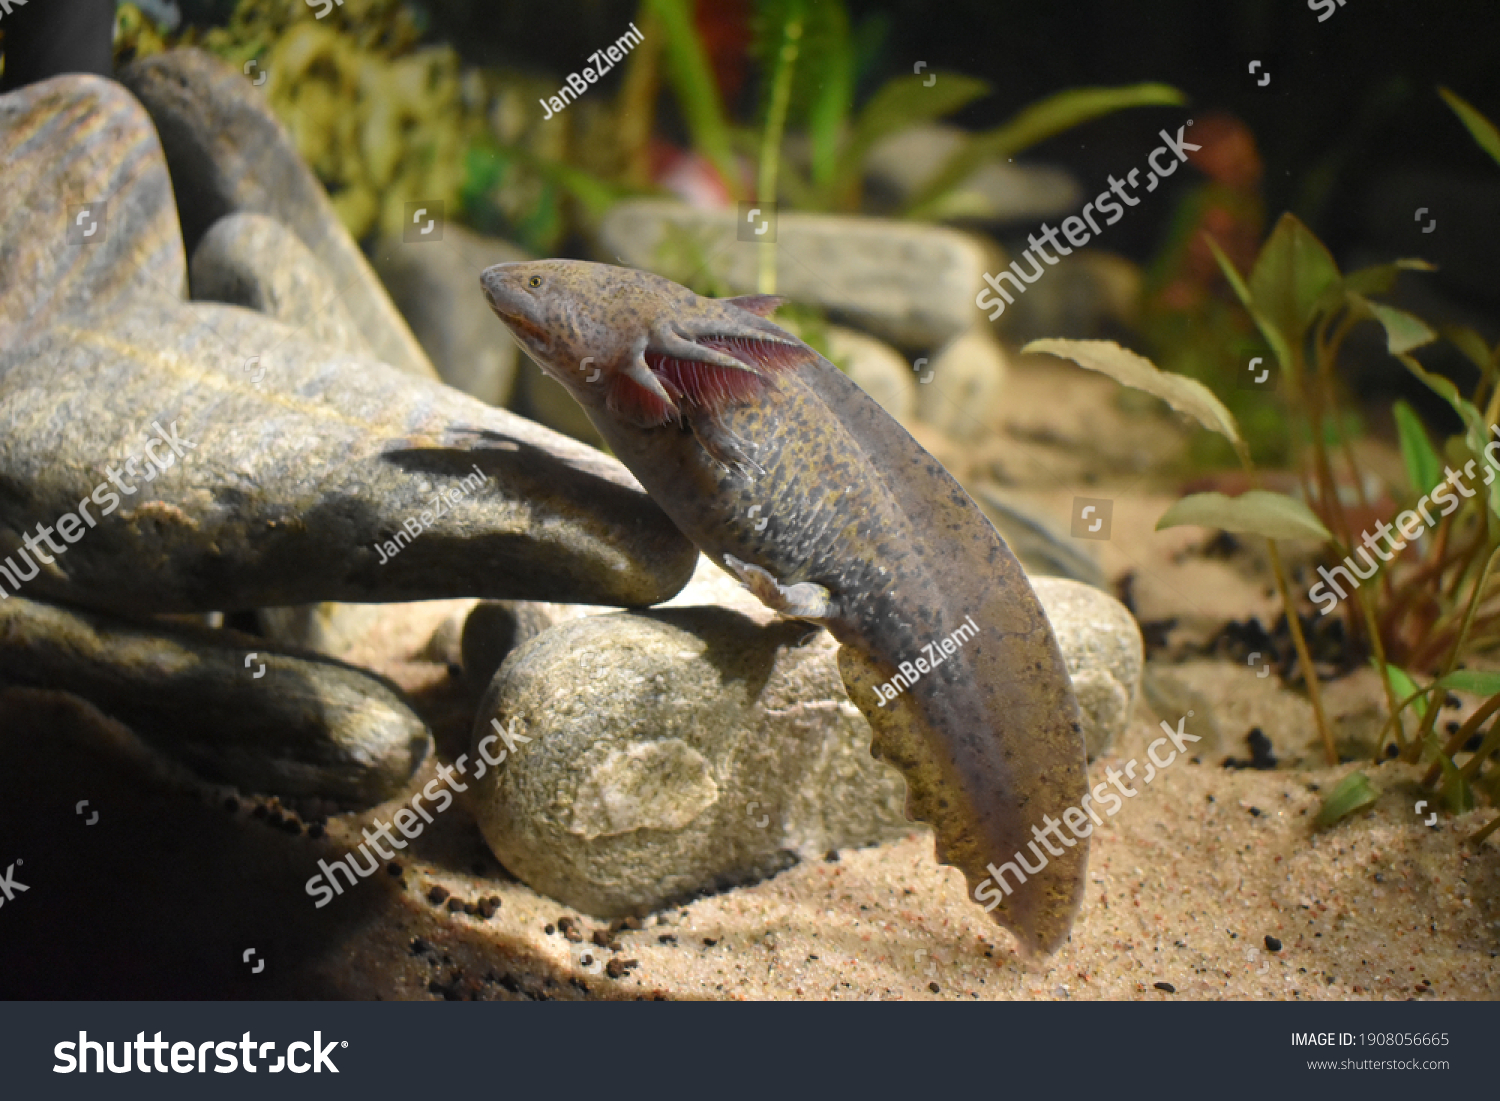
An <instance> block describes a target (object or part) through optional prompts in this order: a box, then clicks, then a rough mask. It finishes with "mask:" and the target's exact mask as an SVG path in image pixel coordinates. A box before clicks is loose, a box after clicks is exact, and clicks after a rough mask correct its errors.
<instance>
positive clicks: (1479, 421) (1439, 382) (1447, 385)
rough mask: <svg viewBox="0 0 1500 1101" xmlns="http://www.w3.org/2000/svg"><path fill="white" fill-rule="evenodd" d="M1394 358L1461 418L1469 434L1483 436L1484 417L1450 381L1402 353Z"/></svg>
mask: <svg viewBox="0 0 1500 1101" xmlns="http://www.w3.org/2000/svg"><path fill="white" fill-rule="evenodd" d="M1396 358H1397V359H1399V360H1400V361H1401V362H1402V363H1403V364H1404V365H1405V367H1406V369H1407V370H1408V371H1410V372H1411V373H1412V374H1413V375H1415V376H1416V377H1417V378H1418V379H1420V380H1421V381H1422V382H1423V383H1425V384H1426V385H1427V388H1428V389H1430V390H1431V391H1432V392H1433V393H1435V394H1437V395H1438V397H1440V398H1442V399H1443V400H1444V401H1446V402H1447V403H1448V404H1449V405H1451V406H1452V407H1453V411H1454V412H1455V413H1457V414H1458V415H1459V416H1460V417H1462V418H1463V422H1464V425H1465V426H1466V427H1467V428H1468V429H1469V432H1470V434H1473V433H1474V432H1478V434H1479V435H1480V436H1483V435H1484V433H1485V425H1484V416H1483V415H1482V414H1481V413H1480V412H1479V410H1478V409H1476V408H1475V407H1474V404H1473V403H1472V402H1470V401H1469V400H1468V399H1467V398H1465V397H1464V396H1463V395H1462V394H1460V393H1459V392H1458V387H1457V386H1455V385H1453V382H1452V380H1450V379H1448V378H1446V377H1445V376H1443V375H1435V374H1433V373H1432V372H1431V371H1429V370H1427V368H1425V367H1423V366H1422V365H1421V364H1420V363H1418V362H1417V361H1416V360H1415V359H1414V358H1412V357H1411V356H1409V355H1406V354H1404V353H1398V354H1397V355H1396ZM1481 446H1483V445H1482V444H1481Z"/></svg>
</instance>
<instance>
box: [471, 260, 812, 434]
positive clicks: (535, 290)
mask: <svg viewBox="0 0 1500 1101" xmlns="http://www.w3.org/2000/svg"><path fill="white" fill-rule="evenodd" d="M479 283H480V286H481V287H483V288H484V293H485V297H486V298H488V299H489V303H490V309H492V310H494V311H495V314H496V316H497V317H499V318H500V320H501V321H503V322H505V325H506V327H507V328H508V329H510V331H511V333H512V334H513V335H514V336H515V338H516V340H517V341H519V342H520V344H521V346H522V347H523V348H525V349H526V351H527V352H528V353H529V354H530V355H531V358H532V359H534V360H536V362H537V364H538V365H539V366H540V367H541V368H542V369H543V370H544V371H546V372H547V374H549V375H551V376H552V377H553V378H555V379H556V380H557V381H558V382H560V383H562V384H563V386H565V387H566V388H567V390H568V392H569V393H571V394H572V395H573V397H574V398H575V399H577V401H578V402H579V403H580V404H581V405H583V406H585V407H587V408H599V407H606V408H608V409H609V410H610V411H611V412H613V413H616V414H618V415H620V416H622V417H624V418H625V419H627V420H629V421H631V422H632V423H635V424H638V425H641V426H643V427H649V426H652V425H658V424H665V423H667V422H669V421H675V420H680V419H681V417H682V416H683V414H684V412H685V410H686V409H688V408H691V407H694V406H696V407H700V408H707V409H715V408H718V407H719V406H721V405H722V404H723V403H725V402H729V401H735V400H744V399H746V398H748V397H751V396H753V395H754V394H755V393H756V392H758V390H759V388H760V386H761V385H762V384H763V382H764V380H765V378H766V376H767V374H768V372H770V371H773V370H777V369H784V368H788V367H791V366H794V365H795V364H796V363H799V362H803V361H804V360H805V359H807V358H809V357H814V358H815V353H813V352H811V350H810V349H808V348H807V347H806V345H804V344H802V343H801V342H800V341H798V340H796V339H795V338H794V337H792V336H790V335H789V334H788V333H786V332H785V331H784V330H782V329H780V328H778V327H777V326H776V325H774V324H772V323H771V322H770V321H768V320H766V319H765V318H766V315H767V314H769V313H770V312H772V311H773V310H774V309H775V308H776V307H777V306H778V305H779V304H780V302H781V300H780V299H777V298H774V297H771V296H762V295H751V296H747V297H744V298H737V299H715V298H703V297H701V296H699V295H697V294H694V293H693V292H692V291H690V290H688V288H686V287H684V286H681V285H680V284H677V283H674V282H672V281H671V280H670V279H664V278H662V277H661V276H659V275H655V274H653V273H651V272H646V271H637V270H635V269H633V268H618V267H614V266H612V265H609V264H592V263H588V262H586V261H582V260H527V261H519V262H516V263H510V264H496V265H495V266H494V267H492V268H487V269H486V270H485V272H484V274H483V275H481V276H480V277H479Z"/></svg>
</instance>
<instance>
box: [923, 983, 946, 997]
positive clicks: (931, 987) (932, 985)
mask: <svg viewBox="0 0 1500 1101" xmlns="http://www.w3.org/2000/svg"><path fill="white" fill-rule="evenodd" d="M927 989H928V990H931V991H932V992H933V993H934V994H941V993H942V992H943V988H942V987H941V986H939V985H938V984H937V983H935V982H930V983H928V984H927Z"/></svg>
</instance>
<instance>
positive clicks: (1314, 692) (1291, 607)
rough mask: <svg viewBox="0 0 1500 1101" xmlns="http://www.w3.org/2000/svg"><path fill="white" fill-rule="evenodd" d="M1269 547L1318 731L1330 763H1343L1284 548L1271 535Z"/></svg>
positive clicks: (1267, 543) (1272, 567)
mask: <svg viewBox="0 0 1500 1101" xmlns="http://www.w3.org/2000/svg"><path fill="white" fill-rule="evenodd" d="M1266 547H1267V549H1268V550H1269V551H1270V554H1271V572H1272V573H1273V574H1275V575H1276V588H1277V590H1278V591H1279V592H1280V593H1281V606H1282V607H1283V608H1285V609H1286V624H1287V627H1289V628H1290V629H1291V632H1292V645H1293V646H1295V647H1296V648H1297V660H1298V661H1300V662H1301V663H1302V678H1303V680H1304V681H1306V682H1307V698H1308V699H1309V700H1310V701H1311V702H1312V709H1313V718H1314V719H1316V720H1317V724H1318V734H1319V735H1320V736H1321V737H1322V739H1323V754H1324V756H1326V757H1327V758H1328V763H1329V764H1330V765H1336V764H1338V763H1339V754H1338V750H1337V749H1335V748H1334V745H1333V732H1332V731H1330V730H1329V729H1328V719H1327V718H1326V717H1325V716H1324V714H1323V693H1322V689H1321V688H1320V687H1319V686H1318V671H1317V669H1316V668H1314V667H1313V663H1312V654H1311V653H1309V652H1308V649H1307V639H1305V638H1303V637H1302V623H1301V621H1300V620H1299V619H1298V618H1297V606H1296V605H1295V604H1293V603H1292V594H1291V592H1290V590H1289V589H1288V588H1287V583H1286V572H1285V571H1284V570H1283V569H1282V566H1281V552H1280V551H1278V550H1277V549H1276V540H1274V539H1267V540H1266Z"/></svg>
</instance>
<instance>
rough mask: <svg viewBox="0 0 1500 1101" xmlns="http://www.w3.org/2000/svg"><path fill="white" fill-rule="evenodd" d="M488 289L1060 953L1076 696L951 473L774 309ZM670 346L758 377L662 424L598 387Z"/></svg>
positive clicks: (972, 870) (1031, 928)
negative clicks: (814, 630)
mask: <svg viewBox="0 0 1500 1101" xmlns="http://www.w3.org/2000/svg"><path fill="white" fill-rule="evenodd" d="M481 283H482V285H483V288H484V291H485V293H486V295H487V296H488V298H489V300H490V303H491V306H492V308H493V309H494V310H495V312H496V314H497V315H498V316H499V317H500V318H501V319H502V320H503V321H505V322H506V324H507V325H508V327H509V328H510V329H511V331H512V333H513V334H514V335H515V336H516V338H517V340H518V341H519V342H520V343H521V344H522V346H523V347H525V348H526V350H527V351H528V352H530V354H531V355H532V357H533V358H534V359H536V361H537V362H538V363H539V364H540V365H541V366H542V368H543V369H544V370H545V371H547V372H548V374H550V375H552V376H553V377H554V378H556V379H557V380H558V381H559V382H561V383H562V384H563V385H564V386H565V387H567V389H568V390H569V391H570V392H571V393H572V394H573V396H574V397H575V398H576V399H577V400H578V401H579V403H580V404H581V405H582V406H583V407H584V409H585V410H586V412H587V413H588V415H589V418H590V419H591V420H592V421H593V423H594V425H595V426H596V427H597V428H598V429H599V431H600V433H601V434H602V435H603V437H604V438H605V440H606V441H607V442H608V443H609V445H610V447H611V448H612V449H613V450H614V452H615V455H616V456H617V457H618V458H619V459H620V461H621V462H623V463H624V464H625V465H626V466H627V467H629V468H630V470H631V471H632V472H633V473H634V474H635V476H636V477H637V478H638V479H639V480H640V482H641V484H642V485H643V486H644V487H645V488H646V490H647V492H649V493H650V494H651V496H652V498H653V499H654V500H655V501H656V502H657V503H658V504H659V505H660V506H661V508H662V509H663V510H664V511H665V512H666V513H667V515H668V516H670V517H671V518H672V520H673V521H674V522H675V523H676V524H677V526H678V527H680V528H681V529H682V531H683V532H684V534H686V535H687V536H688V538H690V539H691V540H693V542H694V543H696V544H697V545H698V547H699V548H701V549H702V550H703V552H704V553H705V554H707V555H708V556H709V557H710V558H712V559H713V560H714V561H715V562H717V563H718V564H719V565H721V566H723V567H724V568H725V569H727V570H729V571H730V572H731V573H737V574H738V575H739V576H741V577H742V578H743V579H744V580H745V581H746V582H747V584H748V585H749V587H750V588H751V591H752V592H755V593H756V595H758V596H759V597H761V599H762V600H764V601H765V602H766V603H767V604H769V605H770V606H772V607H774V608H776V609H777V610H778V611H783V612H785V613H787V614H792V615H800V616H803V617H805V618H810V619H814V620H815V621H816V622H818V623H821V624H822V625H824V626H825V627H827V629H828V630H829V631H830V632H831V633H832V634H833V636H834V637H835V638H836V639H837V640H838V641H839V643H840V644H841V647H840V653H839V666H840V671H841V673H842V675H843V678H844V681H845V685H846V687H847V688H848V691H849V695H850V698H851V699H852V700H853V701H854V703H855V704H856V705H857V706H858V707H859V708H860V710H861V711H862V712H864V714H865V716H866V717H867V718H868V719H869V720H870V724H871V726H872V728H873V729H874V731H875V738H874V742H873V745H872V751H873V752H875V753H876V755H877V756H880V757H881V758H883V759H885V760H887V761H889V762H890V763H892V764H894V765H896V766H897V767H898V768H899V769H900V770H901V771H902V773H903V775H904V776H905V777H906V780H907V786H908V798H907V810H908V813H910V814H911V815H912V816H913V817H914V818H917V819H920V820H922V821H925V822H928V823H929V824H931V825H932V826H933V827H934V828H935V829H936V831H937V851H938V857H939V859H940V860H943V861H944V862H946V863H950V864H953V865H954V866H956V867H958V868H959V870H961V871H962V872H963V873H964V876H965V878H966V879H967V881H968V885H969V892H970V896H971V898H974V899H975V900H976V901H977V902H979V903H980V904H983V905H985V906H986V909H987V910H989V911H990V912H991V914H992V916H993V917H994V918H995V920H996V921H998V922H999V923H1000V924H1002V925H1004V926H1005V927H1007V928H1009V929H1011V931H1012V932H1014V933H1015V934H1016V936H1017V938H1018V939H1019V940H1020V942H1021V943H1022V945H1023V946H1024V947H1025V948H1026V949H1027V950H1030V951H1038V952H1051V951H1054V950H1056V949H1057V948H1058V947H1059V946H1060V945H1061V944H1062V942H1063V941H1065V940H1066V939H1067V935H1068V931H1069V929H1070V928H1071V926H1072V922H1073V917H1074V915H1075V914H1076V912H1077V909H1078V905H1079V902H1080V900H1081V898H1082V893H1083V886H1084V870H1085V867H1086V864H1087V853H1088V842H1087V840H1086V839H1084V838H1076V837H1075V836H1073V835H1072V834H1071V833H1069V832H1068V831H1067V830H1064V829H1051V828H1050V827H1048V825H1047V823H1048V820H1049V819H1051V820H1056V819H1058V818H1060V816H1061V815H1062V814H1063V812H1064V811H1065V810H1067V809H1068V808H1070V807H1078V806H1079V805H1080V804H1083V805H1084V806H1085V807H1086V806H1087V804H1086V803H1084V797H1085V794H1086V792H1087V779H1086V773H1085V767H1084V745H1083V738H1082V733H1081V725H1080V722H1079V714H1078V706H1077V702H1076V701H1075V699H1074V697H1073V693H1072V687H1071V683H1070V681H1069V679H1068V676H1067V671H1066V667H1065V666H1064V664H1063V661H1062V658H1061V655H1060V654H1059V652H1058V649H1057V644H1056V642H1055V640H1054V639H1053V636H1052V632H1051V628H1050V627H1049V625H1048V623H1047V619H1046V616H1045V615H1044V614H1043V612H1042V609H1041V606H1040V604H1039V603H1038V602H1037V599H1036V596H1035V594H1034V593H1033V592H1032V590H1031V587H1030V585H1029V584H1028V583H1027V581H1026V578H1025V575H1024V574H1023V573H1022V572H1021V568H1020V566H1019V564H1018V563H1017V562H1016V560H1015V558H1014V556H1013V555H1012V554H1011V553H1010V550H1009V549H1008V548H1007V547H1006V545H1005V543H1004V542H1003V541H1002V540H1001V539H1000V537H999V535H998V534H996V532H995V529H994V528H993V527H992V526H991V525H990V523H989V522H988V521H987V520H986V519H985V518H984V516H983V515H982V514H981V513H980V511H979V509H978V508H977V507H976V506H975V505H974V503H973V502H972V501H971V500H970V499H969V497H968V495H967V494H965V493H964V491H963V489H962V488H961V487H960V486H959V485H958V483H957V482H955V481H954V480H953V479H952V477H950V476H949V475H948V473H947V472H946V471H945V470H944V469H943V468H942V466H941V465H939V463H938V462H937V460H935V459H934V458H933V457H932V456H931V455H929V454H928V453H927V452H926V451H925V450H923V449H922V447H921V446H920V445H919V444H917V442H916V441H915V440H913V439H912V438H911V436H909V435H908V434H907V433H906V432H905V431H904V430H903V429H902V428H901V427H900V426H899V425H898V424H897V423H896V422H895V421H894V420H892V419H891V418H890V417H889V416H888V415H887V414H886V413H885V412H884V410H882V409H881V408H880V407H879V406H878V405H877V404H876V403H875V402H874V401H872V400H871V399H870V398H869V397H867V396H866V395H865V394H864V392H863V391H862V390H860V389H859V388H858V387H857V386H855V385H854V384H853V383H852V382H850V381H849V380H848V378H847V377H846V376H845V375H844V374H843V372H841V371H839V370H838V368H836V367H834V366H833V365H832V364H831V363H829V362H828V361H827V360H825V359H823V358H821V357H819V356H818V355H817V354H816V353H814V352H813V351H812V350H811V349H809V348H807V347H806V345H803V344H801V343H800V342H799V341H796V340H795V338H793V337H791V336H790V335H789V334H787V333H786V332H785V331H784V330H782V329H780V328H779V327H777V326H776V325H774V324H773V323H772V322H770V321H768V320H766V319H765V318H764V317H763V316H760V314H763V313H768V312H770V311H771V310H772V309H773V308H774V305H775V300H769V299H765V298H762V297H754V298H749V299H743V300H736V299H709V298H702V297H700V296H698V295H696V294H694V293H692V292H691V291H689V290H687V289H686V288H685V287H681V286H679V285H677V284H675V283H672V282H670V281H668V280H666V279H663V278H661V277H659V276H655V275H652V274H650V273H647V272H640V271H634V270H630V269H624V268H616V267H612V266H608V265H603V264H588V263H583V262H580V261H567V260H544V261H535V262H525V263H515V264H501V265H498V266H496V267H493V268H490V269H488V270H487V271H486V272H485V273H484V275H483V276H482V277H481ZM533 284H535V285H533ZM736 303H741V304H736ZM752 311H753V312H752ZM664 332H670V334H671V336H670V338H669V341H664V340H660V339H657V338H656V337H653V334H661V333H664ZM681 340H690V341H694V342H696V343H698V344H699V345H700V346H701V347H704V348H707V349H729V350H730V352H732V353H733V354H735V355H738V356H739V357H741V359H742V361H743V362H744V363H745V364H746V365H747V366H748V367H750V368H751V369H753V370H754V371H755V374H756V378H755V380H754V385H753V386H751V387H749V393H748V394H744V393H741V394H740V396H737V397H725V396H724V395H723V394H722V393H721V391H722V389H723V388H722V387H720V388H717V389H716V388H714V387H706V388H705V389H704V390H703V392H701V393H698V394H687V393H681V394H678V395H676V396H675V397H674V401H673V404H674V405H675V406H676V407H677V415H675V416H673V417H670V418H668V419H666V420H662V421H658V422H656V423H641V422H642V421H643V420H648V421H649V420H654V417H649V416H646V417H643V416H637V417H635V418H631V417H627V416H622V415H620V413H619V411H618V410H619V405H618V403H615V404H614V405H613V406H612V403H611V402H610V400H609V399H610V395H611V394H614V393H618V392H619V387H620V386H621V385H624V384H623V383H622V382H621V381H620V376H622V375H623V374H624V373H625V372H626V371H627V370H628V369H629V367H630V365H631V364H632V363H634V362H636V361H637V360H644V362H645V364H646V366H647V367H648V369H649V367H650V364H651V363H652V362H653V361H656V355H657V352H658V350H659V349H661V348H662V347H664V346H666V345H667V344H668V343H670V346H671V347H672V348H673V349H675V353H674V354H678V355H680V354H681V351H682V348H681V344H680V343H679V341H681ZM735 342H738V345H736V344H735ZM758 342H763V343H765V344H766V345H767V348H759V347H758ZM747 346H749V350H748V351H747V350H746V348H747ZM585 359H588V360H590V368H589V369H588V370H580V369H579V364H580V363H582V362H583V361H584V360H585ZM722 369H723V370H734V368H722ZM590 378H592V379H593V381H589V379H590ZM739 389H740V390H741V391H743V390H745V389H746V388H745V387H740V388H739ZM966 618H967V619H971V620H972V622H973V624H974V625H976V626H977V627H978V634H977V635H975V636H974V637H971V638H968V639H967V640H966V641H963V642H962V644H961V645H959V646H958V649H957V650H956V652H954V653H952V654H951V655H949V656H946V657H945V658H944V660H943V661H942V662H941V663H940V664H936V665H934V666H933V667H931V668H930V670H929V671H928V672H926V673H925V674H923V675H921V676H920V677H919V679H917V681H916V683H915V684H914V685H912V686H911V687H910V688H909V689H907V690H905V691H903V692H901V693H900V694H899V695H898V696H897V697H896V699H894V700H892V701H890V702H889V703H887V704H885V705H882V704H881V703H880V699H879V697H878V696H877V695H876V693H875V691H874V689H875V686H876V685H879V684H885V683H887V682H889V681H890V680H891V678H892V677H893V676H894V675H895V673H896V672H897V668H898V666H899V665H900V663H901V662H903V661H904V662H910V663H912V664H913V665H915V663H916V660H917V658H918V657H924V660H925V658H926V657H930V656H933V655H934V653H936V654H938V656H941V653H940V651H928V650H926V649H925V647H926V646H927V645H928V644H931V643H937V642H939V641H941V640H943V639H946V638H949V636H951V635H952V634H953V633H954V632H955V631H956V630H958V629H959V628H960V627H962V626H963V625H964V624H965V622H966ZM1033 827H1036V830H1039V831H1048V830H1050V833H1049V834H1048V837H1049V839H1047V840H1043V841H1042V843H1041V844H1036V849H1035V852H1036V853H1042V854H1046V859H1045V864H1044V866H1043V867H1042V868H1041V869H1040V870H1038V871H1036V873H1035V874H1032V875H1029V876H1026V877H1025V881H1024V882H1020V877H1019V876H1018V875H1017V874H1015V873H1014V872H1011V871H1008V870H1007V871H1006V878H1005V880H1004V884H1005V886H1006V887H1008V888H1010V890H1009V891H1008V892H1004V893H1002V891H1000V890H997V889H993V888H989V887H986V886H985V882H986V880H987V879H992V873H991V870H990V869H989V867H988V865H990V864H994V865H996V866H997V867H998V866H1001V865H1004V864H1006V863H1014V862H1015V854H1016V853H1017V851H1018V850H1019V851H1022V853H1023V856H1024V857H1025V860H1026V862H1027V863H1028V865H1029V866H1031V867H1033V868H1034V867H1035V866H1036V864H1037V856H1036V855H1035V853H1034V852H1033V850H1032V849H1031V848H1029V847H1028V846H1030V845H1032V844H1035V843H1036V842H1037V841H1038V838H1037V837H1036V834H1035V833H1034V831H1033ZM1065 841H1071V842H1072V844H1071V845H1066V844H1064V842H1065ZM1044 846H1045V847H1044ZM976 891H977V892H978V893H976Z"/></svg>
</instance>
